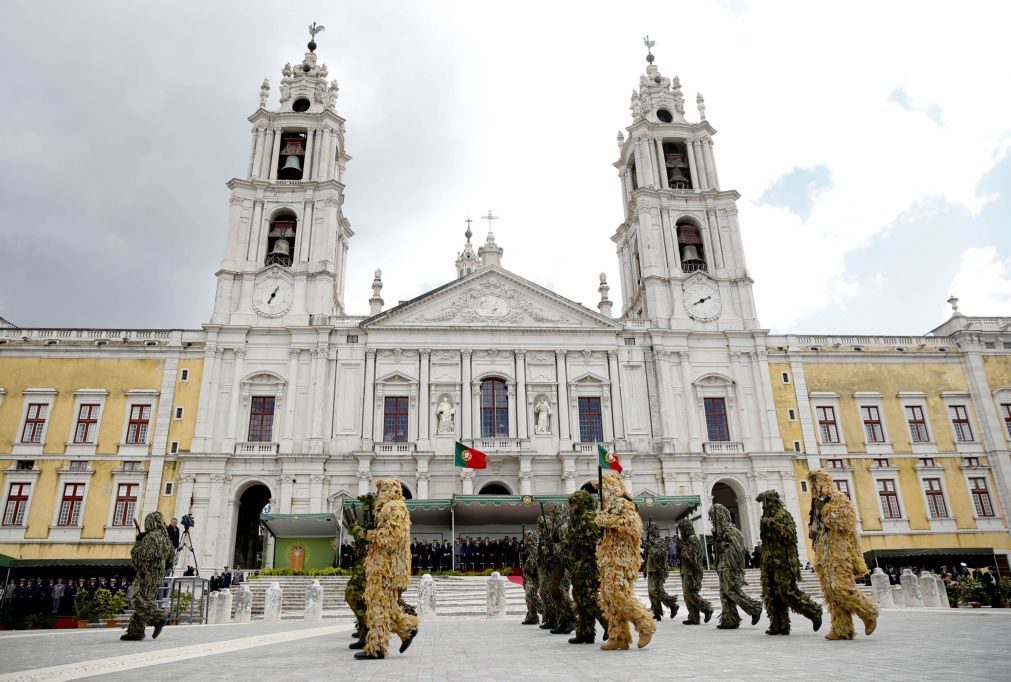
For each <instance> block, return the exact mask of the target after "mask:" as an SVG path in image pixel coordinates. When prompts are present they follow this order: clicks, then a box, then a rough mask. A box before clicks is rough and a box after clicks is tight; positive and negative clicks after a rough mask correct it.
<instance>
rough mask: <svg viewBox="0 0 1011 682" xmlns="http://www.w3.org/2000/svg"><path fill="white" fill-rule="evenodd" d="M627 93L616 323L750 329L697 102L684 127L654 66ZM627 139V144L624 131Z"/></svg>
mask: <svg viewBox="0 0 1011 682" xmlns="http://www.w3.org/2000/svg"><path fill="white" fill-rule="evenodd" d="M644 42H645V44H646V47H647V51H648V52H647V55H646V62H647V66H646V73H645V74H643V75H642V76H640V78H639V87H638V88H637V89H635V90H633V91H632V98H631V103H630V105H629V108H630V110H631V112H632V124H631V125H630V126H628V127H627V128H626V129H625V131H624V132H621V131H619V132H618V149H619V158H618V160H617V161H616V162H615V163H614V166H615V168H617V169H618V176H619V178H620V180H621V198H622V205H623V207H624V222H622V224H621V225H619V226H618V229H617V231H616V232H615V233H614V235H613V236H612V237H611V239H612V241H614V243H615V244H616V245H617V253H618V261H619V262H618V265H619V270H620V272H621V292H622V305H621V313H622V315H623V316H624V317H628V318H635V319H645V320H650V322H651V326H654V327H658V328H669V329H684V330H713V331H715V330H750V329H758V328H759V324H758V319H757V315H756V313H755V304H754V298H753V296H752V290H751V285H752V280H751V278H750V277H749V276H748V271H747V267H746V265H745V261H744V251H743V248H742V245H741V238H740V230H739V226H738V222H737V203H736V202H737V199H738V198H740V195H739V194H738V193H737V192H735V191H733V190H723V189H721V188H720V179H719V175H718V174H717V172H716V161H715V158H716V157H715V154H714V151H713V136H714V135H715V134H716V130H715V129H714V128H713V126H712V125H711V124H710V123H709V121H708V120H707V119H706V108H705V101H704V100H703V98H702V95H701V94H699V95H698V96H697V97H696V100H695V101H696V105H697V107H698V118H697V120H695V121H689V120H688V119H687V118H686V114H685V98H684V95H683V93H682V90H681V81H680V80H679V79H678V77H677V76H674V77H673V78H667V77H665V76H663V75H662V74H661V73H660V69H659V68H658V67H657V66H656V65H655V64H654V63H653V62H654V60H655V57H654V55H653V52H652V47H653V45H654V41H651V40H649V37H648V36H647V37H646V38H645V39H644ZM626 132H627V134H628V137H627V138H626V136H625V133H626Z"/></svg>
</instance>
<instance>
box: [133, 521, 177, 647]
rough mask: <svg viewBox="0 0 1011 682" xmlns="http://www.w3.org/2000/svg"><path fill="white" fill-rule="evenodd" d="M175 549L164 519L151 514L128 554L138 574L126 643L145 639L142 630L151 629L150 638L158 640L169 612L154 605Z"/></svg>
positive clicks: (135, 580) (135, 579)
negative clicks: (150, 627)
mask: <svg viewBox="0 0 1011 682" xmlns="http://www.w3.org/2000/svg"><path fill="white" fill-rule="evenodd" d="M175 556H176V553H175V548H174V547H173V546H172V540H170V539H169V535H168V531H167V530H165V519H164V518H162V515H161V513H160V512H151V513H150V514H148V515H147V516H146V517H144V532H143V533H139V534H138V535H137V542H135V543H134V545H133V549H132V550H131V551H130V562H131V563H132V564H133V568H134V570H135V571H137V576H136V578H134V582H133V596H132V597H130V606H132V607H133V617H132V618H130V625H128V626H127V628H126V634H125V635H123V636H122V637H120V639H125V640H138V639H144V627H145V626H147V625H153V626H154V632H153V633H152V634H151V637H153V638H157V637H158V635H160V634H161V629H162V628H163V627H164V626H165V622H166V620H167V619H168V611H165V610H164V609H160V608H158V604H157V602H156V601H155V599H156V597H157V596H158V587H159V586H160V585H161V584H162V582H163V581H164V580H165V573H166V572H167V571H169V570H170V569H171V567H172V562H173V560H174V559H175Z"/></svg>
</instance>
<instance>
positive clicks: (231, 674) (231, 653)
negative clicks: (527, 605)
mask: <svg viewBox="0 0 1011 682" xmlns="http://www.w3.org/2000/svg"><path fill="white" fill-rule="evenodd" d="M714 625H715V619H714V620H713V621H712V622H711V623H710V624H709V625H708V626H698V627H688V626H683V625H681V624H680V621H675V622H671V621H664V622H663V623H661V624H660V627H659V629H658V631H657V635H656V637H654V639H653V642H652V643H651V644H650V645H649V646H648V647H647V648H646V649H643V650H641V651H640V650H634V649H633V650H629V651H624V652H620V651H619V652H605V651H600V650H599V649H598V648H597V646H589V645H570V644H568V643H567V642H566V639H567V637H563V636H560V635H551V634H549V633H546V632H544V631H542V630H538V629H537V628H535V627H533V626H521V625H520V624H519V623H518V622H516V621H515V620H483V619H446V618H437V619H435V620H433V621H430V622H427V623H424V624H423V629H422V631H421V634H420V635H419V636H418V639H417V640H416V641H415V643H414V645H413V646H412V647H411V648H410V649H409V650H408V652H407V653H406V654H403V655H400V654H397V653H396V652H395V648H394V650H393V653H392V654H391V657H390V658H389V659H387V660H385V661H354V660H352V658H351V656H352V653H353V652H351V651H349V650H348V649H347V644H348V643H349V642H350V641H351V638H350V631H351V625H350V623H349V622H346V621H337V622H334V623H332V624H331V623H323V624H322V625H321V624H318V623H317V624H305V623H298V622H295V623H282V624H264V623H252V624H247V625H205V626H182V627H175V628H168V629H166V630H165V632H164V634H163V635H162V636H161V637H159V639H158V640H157V641H152V640H151V639H150V638H149V639H147V640H145V641H143V642H133V643H127V642H120V641H119V635H120V632H121V631H120V630H104V629H103V630H81V631H55V632H54V631H48V632H23V631H22V632H5V633H0V680H72V679H83V678H88V677H93V676H100V677H102V679H109V680H141V679H143V680H145V681H146V682H151V681H154V680H173V681H178V680H204V679H213V680H249V679H257V680H317V679H333V678H335V677H345V676H353V679H361V680H415V679H417V680H548V679H550V680H597V679H608V680H614V679H638V680H645V679H666V678H670V677H673V676H676V677H679V678H689V679H703V678H708V679H721V680H764V679H769V680H772V679H776V680H782V679H800V678H806V679H812V678H825V677H826V674H828V675H830V676H831V677H832V678H833V679H839V678H844V679H864V680H867V679H878V680H913V679H960V680H976V679H980V680H981V679H988V680H995V679H1007V675H1008V671H1009V670H1011V652H1009V647H1008V646H1007V631H1008V628H1009V627H1011V611H1004V610H1000V611H991V610H989V609H985V610H965V609H959V610H955V609H951V610H944V611H941V610H930V611H926V610H895V611H887V612H885V613H884V614H883V616H882V618H881V622H880V625H879V627H878V631H877V632H876V633H875V634H874V635H873V636H872V637H869V638H864V637H859V638H858V639H856V640H854V641H852V642H835V643H832V642H826V641H825V640H824V639H822V635H823V634H824V633H825V632H826V629H825V628H823V629H822V632H821V633H818V634H815V633H813V632H811V629H810V625H809V623H808V622H807V621H795V625H796V626H797V627H796V629H795V632H794V634H793V635H791V636H790V637H769V636H767V635H765V634H764V630H765V628H766V627H767V621H766V620H765V619H764V618H763V619H762V622H761V623H759V625H757V626H754V627H751V626H747V625H745V626H742V627H741V629H740V630H738V631H718V630H716V628H715V627H714ZM149 632H150V631H149Z"/></svg>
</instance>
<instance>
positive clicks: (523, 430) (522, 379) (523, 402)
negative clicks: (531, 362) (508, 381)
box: [514, 349, 530, 438]
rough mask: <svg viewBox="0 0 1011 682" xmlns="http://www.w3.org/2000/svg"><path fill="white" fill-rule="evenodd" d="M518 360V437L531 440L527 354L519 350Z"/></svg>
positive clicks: (516, 355) (516, 352)
mask: <svg viewBox="0 0 1011 682" xmlns="http://www.w3.org/2000/svg"><path fill="white" fill-rule="evenodd" d="M514 355H515V358H516V431H517V432H516V437H517V438H529V437H530V432H529V430H528V428H527V352H526V351H525V350H522V349H520V350H517V351H515V353H514Z"/></svg>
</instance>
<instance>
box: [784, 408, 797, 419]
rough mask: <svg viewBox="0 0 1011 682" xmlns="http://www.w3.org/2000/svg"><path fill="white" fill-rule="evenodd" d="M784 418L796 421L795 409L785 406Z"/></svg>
mask: <svg viewBox="0 0 1011 682" xmlns="http://www.w3.org/2000/svg"><path fill="white" fill-rule="evenodd" d="M786 420H787V421H790V422H795V421H797V410H795V409H794V408H792V407H788V408H786Z"/></svg>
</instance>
